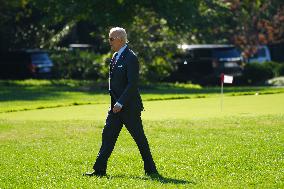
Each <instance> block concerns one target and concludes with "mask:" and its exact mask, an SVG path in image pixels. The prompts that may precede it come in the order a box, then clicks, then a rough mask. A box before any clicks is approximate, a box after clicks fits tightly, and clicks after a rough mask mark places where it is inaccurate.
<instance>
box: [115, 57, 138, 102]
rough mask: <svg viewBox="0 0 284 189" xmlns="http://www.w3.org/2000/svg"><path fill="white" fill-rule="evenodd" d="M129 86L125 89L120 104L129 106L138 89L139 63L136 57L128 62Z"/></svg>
mask: <svg viewBox="0 0 284 189" xmlns="http://www.w3.org/2000/svg"><path fill="white" fill-rule="evenodd" d="M126 65H127V86H126V88H125V89H124V91H123V93H122V95H121V96H120V97H119V99H118V102H119V103H120V104H122V105H123V106H124V105H127V104H128V103H129V101H130V99H131V98H132V96H134V95H135V92H136V91H137V88H138V80H139V62H138V59H137V57H136V56H134V55H133V56H130V57H129V59H128V61H127V64H126Z"/></svg>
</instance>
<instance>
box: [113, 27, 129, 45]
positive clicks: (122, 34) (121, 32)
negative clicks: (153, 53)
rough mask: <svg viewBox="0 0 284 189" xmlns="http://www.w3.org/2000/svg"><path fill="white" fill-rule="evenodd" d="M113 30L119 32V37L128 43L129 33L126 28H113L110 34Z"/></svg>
mask: <svg viewBox="0 0 284 189" xmlns="http://www.w3.org/2000/svg"><path fill="white" fill-rule="evenodd" d="M113 32H115V33H117V34H118V36H117V37H120V38H121V39H122V40H123V41H124V42H125V43H128V40H127V33H126V31H125V29H124V28H120V27H114V28H111V29H110V31H109V34H111V33H113Z"/></svg>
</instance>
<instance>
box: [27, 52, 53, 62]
mask: <svg viewBox="0 0 284 189" xmlns="http://www.w3.org/2000/svg"><path fill="white" fill-rule="evenodd" d="M31 57H32V60H33V61H43V60H48V59H49V58H48V55H47V53H36V54H32V55H31Z"/></svg>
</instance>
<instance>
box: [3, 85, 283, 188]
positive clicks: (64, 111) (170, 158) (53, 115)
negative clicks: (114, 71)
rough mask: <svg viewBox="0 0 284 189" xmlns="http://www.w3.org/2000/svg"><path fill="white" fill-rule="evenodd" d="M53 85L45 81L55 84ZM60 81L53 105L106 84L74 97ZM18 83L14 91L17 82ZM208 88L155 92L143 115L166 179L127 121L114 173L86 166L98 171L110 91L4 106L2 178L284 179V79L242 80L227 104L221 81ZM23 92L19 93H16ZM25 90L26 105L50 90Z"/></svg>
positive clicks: (122, 184) (275, 184)
mask: <svg viewBox="0 0 284 189" xmlns="http://www.w3.org/2000/svg"><path fill="white" fill-rule="evenodd" d="M13 87H15V88H14V89H13V90H14V91H16V92H17V94H20V93H21V92H23V91H20V90H21V87H16V86H13ZM28 87H34V86H28ZM46 87H48V86H42V88H41V90H43V91H44V90H46V91H47V89H46ZM49 87H50V86H49ZM60 87H62V86H60ZM60 87H55V86H52V88H53V91H57V92H58V94H59V95H58V96H57V97H58V98H53V97H52V95H50V96H49V97H48V98H49V99H47V104H46V105H47V106H49V105H50V104H56V103H61V102H60V101H61V100H62V99H66V100H68V99H69V100H70V102H72V101H73V100H74V99H82V98H84V97H86V96H90V97H91V96H92V97H93V98H94V99H96V98H100V97H97V95H100V94H101V92H96V91H92V92H90V93H88V92H84V91H73V92H74V96H73V97H70V95H69V94H67V95H66V96H65V98H62V97H63V96H64V93H65V92H66V91H69V92H72V90H71V89H70V88H67V89H66V88H65V89H62V88H64V87H62V88H61V89H60ZM65 87H66V86H65ZM8 89H9V90H10V91H12V90H11V86H10V88H9V87H8ZM61 90H62V91H61ZM148 90H149V91H150V90H152V92H148V93H144V94H143V96H144V95H153V96H154V95H157V96H156V97H159V90H153V89H148ZM160 90H161V91H162V92H161V93H160V95H163V94H164V95H169V97H173V95H171V94H174V93H166V92H165V91H166V89H160ZM163 90H165V91H164V92H163ZM169 90H173V89H171V88H170V89H169ZM177 90H178V89H177ZM180 90H185V91H187V90H191V89H180ZM196 90H201V89H196ZM206 90H208V89H203V90H201V92H200V93H198V92H197V91H195V93H194V94H191V95H197V96H198V95H208V96H206V97H205V98H198V97H196V96H195V97H194V98H188V99H179V100H177V99H174V100H159V101H152V100H151V99H150V98H149V99H148V101H147V99H146V101H145V102H144V104H145V109H146V110H145V111H144V112H143V113H142V118H143V122H144V128H145V132H146V135H147V137H148V140H149V143H150V146H151V150H152V153H153V156H154V159H155V161H156V164H157V167H158V169H159V171H160V173H161V174H162V176H163V178H160V179H159V180H155V179H154V180H153V179H150V178H149V177H147V176H145V175H144V172H143V163H142V159H141V157H140V155H139V151H138V149H137V147H136V145H135V143H134V141H133V140H132V138H131V136H130V134H129V133H128V132H127V130H126V129H125V128H124V129H123V130H122V132H121V134H120V136H119V138H118V141H117V144H116V147H115V149H114V152H113V154H112V156H111V158H110V160H109V164H108V176H107V177H104V178H96V177H94V178H85V177H83V176H81V175H82V173H84V172H86V171H91V167H92V164H93V162H94V160H95V158H96V155H97V152H98V150H99V147H100V143H101V131H102V128H103V125H104V119H105V116H106V110H107V108H108V104H107V102H108V99H107V97H103V99H105V100H106V101H105V102H104V103H93V104H89V105H88V104H86V105H77V106H71V105H69V106H65V105H64V106H62V107H57V108H47V107H44V109H36V108H32V110H28V111H15V112H5V111H2V112H3V113H0V144H1V146H0V150H1V156H0V166H1V169H0V188H283V187H284V113H283V112H284V100H283V99H284V94H283V93H281V92H280V93H279V89H275V91H274V92H273V93H276V94H266V95H244V96H239V94H240V93H242V94H247V93H249V94H251V93H253V92H254V93H255V92H256V91H258V92H261V91H266V92H267V91H271V89H266V88H262V89H260V88H258V89H254V90H248V89H246V90H243V89H241V88H240V89H238V91H237V93H231V94H232V95H225V97H224V99H223V110H222V111H221V110H220V97H219V96H218V95H217V91H216V92H215V93H214V90H215V89H210V90H209V91H208V93H206V92H205V91H206ZM216 90H217V89H216ZM272 90H274V89H272ZM277 90H278V92H277ZM32 91H33V92H35V94H36V96H38V94H39V93H40V91H39V89H38V88H36V89H33V90H32ZM280 91H281V90H280ZM229 92H230V91H227V94H228V93H229ZM209 93H212V95H210V94H209ZM267 93H270V92H267ZM2 94H3V93H2ZM179 94H184V93H179ZM233 94H238V96H233ZM103 95H104V94H103ZM15 96H17V95H16V94H15ZM15 96H13V95H12V97H11V98H14V99H16V97H15ZM80 97H81V98H80ZM207 97H208V98H207ZM1 98H2V101H1V102H0V106H1V109H2V108H3V107H2V106H3V104H5V103H8V102H9V103H11V104H13V100H8V99H7V98H8V97H7V96H5V95H2V96H1ZM5 98H6V100H3V99H5ZM22 98H23V99H24V102H26V103H23V104H21V103H19V105H18V108H20V110H24V108H25V107H26V105H27V104H28V102H30V103H35V104H37V103H38V101H40V100H42V97H38V98H37V99H30V100H29V99H27V97H22ZM143 98H145V97H143ZM147 98H148V97H147ZM149 100H151V101H149ZM15 101H17V100H15ZM87 101H88V100H87ZM15 103H16V102H15ZM17 103H18V102H17ZM39 104H40V103H39ZM39 104H38V105H39ZM11 107H13V105H11V106H10V108H11Z"/></svg>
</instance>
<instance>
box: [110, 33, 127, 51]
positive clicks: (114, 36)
mask: <svg viewBox="0 0 284 189" xmlns="http://www.w3.org/2000/svg"><path fill="white" fill-rule="evenodd" d="M108 41H109V44H110V47H111V49H112V50H113V51H115V52H117V51H119V49H120V48H121V47H123V45H124V43H123V40H122V39H121V37H119V35H118V33H117V32H112V33H110V34H109V40H108Z"/></svg>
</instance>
